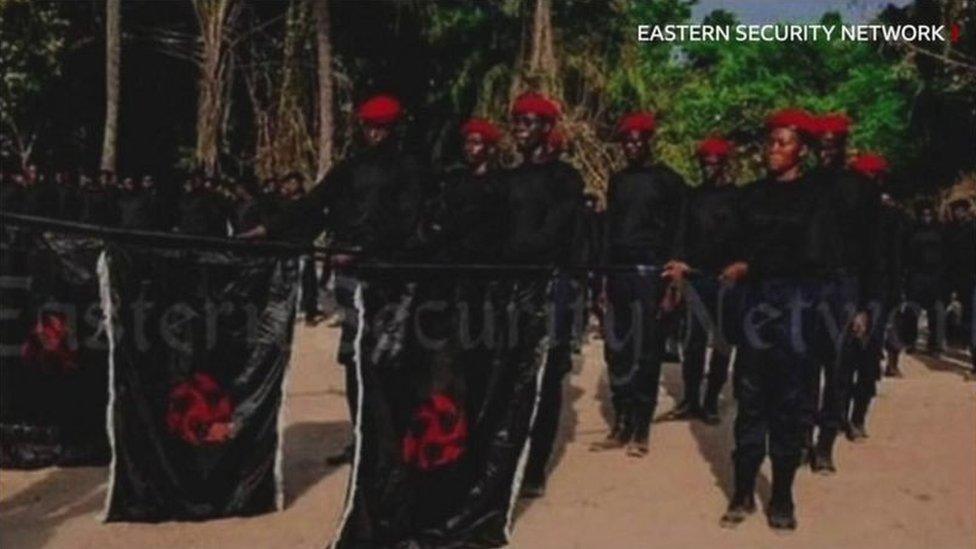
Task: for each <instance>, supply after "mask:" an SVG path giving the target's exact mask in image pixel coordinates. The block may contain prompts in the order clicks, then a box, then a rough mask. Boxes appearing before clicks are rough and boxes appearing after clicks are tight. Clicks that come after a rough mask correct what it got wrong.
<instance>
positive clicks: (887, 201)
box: [881, 193, 895, 208]
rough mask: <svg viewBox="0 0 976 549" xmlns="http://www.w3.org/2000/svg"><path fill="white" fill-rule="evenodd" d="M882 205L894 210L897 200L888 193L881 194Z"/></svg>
mask: <svg viewBox="0 0 976 549" xmlns="http://www.w3.org/2000/svg"><path fill="white" fill-rule="evenodd" d="M881 204H883V205H885V206H887V207H889V208H894V207H895V199H894V198H892V197H891V195H890V194H888V193H881Z"/></svg>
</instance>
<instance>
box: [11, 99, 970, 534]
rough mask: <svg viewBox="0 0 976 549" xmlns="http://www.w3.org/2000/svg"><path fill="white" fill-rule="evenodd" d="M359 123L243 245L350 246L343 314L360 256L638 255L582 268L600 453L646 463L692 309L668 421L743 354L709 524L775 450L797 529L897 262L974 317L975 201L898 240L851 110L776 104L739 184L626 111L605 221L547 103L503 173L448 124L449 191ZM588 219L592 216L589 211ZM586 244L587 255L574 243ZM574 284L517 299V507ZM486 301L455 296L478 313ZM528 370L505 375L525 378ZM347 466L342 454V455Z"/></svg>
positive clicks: (387, 104) (719, 151) (702, 154)
mask: <svg viewBox="0 0 976 549" xmlns="http://www.w3.org/2000/svg"><path fill="white" fill-rule="evenodd" d="M357 114H358V117H359V120H360V122H361V130H362V137H363V142H364V144H365V146H364V147H363V149H362V150H361V151H360V152H359V153H357V154H354V155H352V156H350V157H348V158H347V159H345V160H343V161H342V162H340V163H339V164H337V165H336V166H335V167H334V169H333V170H331V171H330V173H329V174H327V176H326V177H325V179H324V180H323V181H322V182H320V183H319V184H318V185H317V186H316V187H315V188H313V189H312V190H311V191H310V192H309V193H308V194H307V195H304V196H296V197H295V200H292V201H290V202H289V203H287V204H285V205H284V206H283V207H281V208H280V209H278V210H276V211H274V212H270V213H266V214H264V215H261V216H257V217H254V218H252V219H253V221H252V222H251V224H250V226H245V227H242V230H239V231H235V232H237V233H239V234H240V236H241V237H244V238H263V237H268V238H276V239H280V238H288V239H311V238H314V237H315V236H316V235H318V234H319V233H321V232H322V230H323V229H325V230H328V231H329V233H331V236H332V239H333V242H334V243H336V244H338V245H340V246H343V247H351V248H358V249H359V250H361V253H360V254H357V255H356V256H351V255H336V256H334V257H333V258H332V261H331V262H332V266H333V267H334V268H335V269H336V281H337V283H336V289H337V296H336V297H337V299H338V300H339V301H340V304H341V305H343V306H345V307H346V308H348V309H353V308H354V303H353V292H351V291H343V289H346V290H348V289H349V288H353V287H355V284H356V280H355V278H356V276H357V275H356V274H355V271H354V270H353V269H352V267H354V266H355V264H356V262H357V261H362V259H363V258H366V259H370V260H380V261H399V260H405V259H412V258H423V259H433V260H436V261H440V262H444V263H446V264H459V263H472V264H492V263H496V264H497V263H500V264H505V265H512V264H519V263H529V264H540V263H542V264H553V265H567V264H578V263H580V262H584V261H589V262H591V263H599V264H601V265H604V266H613V265H640V266H643V267H642V268H634V269H620V270H605V271H600V272H597V273H595V274H594V275H593V276H591V277H590V279H589V284H588V285H589V286H590V287H591V289H592V290H593V291H591V292H590V297H591V298H593V302H594V303H599V302H600V300H599V299H596V297H597V295H598V294H601V293H605V295H606V310H605V311H604V313H603V315H602V319H603V323H604V330H603V334H604V342H605V346H604V348H605V357H606V362H607V368H608V375H609V379H610V388H611V398H612V403H613V409H614V420H613V422H612V424H611V427H610V430H609V433H608V435H607V437H606V438H605V440H602V441H600V442H598V443H596V444H594V447H593V449H594V450H601V451H602V450H614V449H623V450H624V451H625V452H626V453H627V454H628V455H632V456H635V457H641V456H644V455H646V454H647V453H648V451H649V440H650V430H651V425H652V420H653V418H654V416H655V410H656V405H657V395H658V390H659V379H660V371H661V363H662V361H663V357H664V343H665V340H666V338H667V336H668V333H669V331H670V329H671V323H672V320H673V318H674V316H675V314H676V311H677V310H679V304H681V303H683V305H684V310H685V311H687V313H688V331H689V333H688V337H687V340H686V343H685V348H684V353H683V365H682V367H683V379H684V398H683V400H682V402H681V403H680V405H679V406H678V407H677V408H676V409H675V410H673V411H671V412H669V413H668V414H667V416H668V417H671V418H675V419H678V418H701V419H703V420H704V421H706V422H707V423H709V424H717V423H719V421H720V418H719V412H718V410H719V408H718V400H719V395H720V393H721V390H722V387H723V385H724V383H725V381H726V378H727V377H728V370H729V366H730V363H731V362H733V360H732V357H733V356H734V373H735V378H734V394H735V396H736V400H737V405H738V411H737V415H736V419H735V450H734V454H733V463H734V469H735V486H734V488H735V489H734V494H733V496H732V498H731V501H730V503H729V507H728V509H727V510H726V513H725V514H724V515H723V517H722V523H723V524H724V525H726V526H734V525H736V524H738V523H740V522H742V521H743V520H745V519H746V517H747V516H748V515H750V514H751V513H753V512H754V511H755V509H756V504H755V499H754V492H755V480H756V476H757V474H758V470H759V467H760V465H761V463H762V461H763V460H764V459H765V456H766V455H767V454H768V455H769V456H770V458H771V461H772V464H773V489H772V497H771V501H770V502H769V513H768V522H769V524H770V526H771V527H773V528H778V529H793V528H795V527H796V516H795V504H794V500H793V496H792V485H793V479H794V477H795V474H796V471H797V469H798V468H799V466H800V465H801V463H802V462H803V461H804V460H809V461H810V463H811V466H812V468H813V469H814V470H815V471H818V472H821V473H824V474H829V473H830V472H832V471H834V470H835V465H834V463H833V456H832V449H833V444H834V440H835V439H836V437H837V435H838V433H839V432H840V431H841V430H842V429H843V430H844V431H845V432H846V433H847V435H848V437H850V438H851V439H852V440H862V439H863V438H865V437H866V436H867V434H866V429H865V424H866V415H867V410H868V408H869V403H870V401H871V398H872V397H873V396H874V392H875V384H876V382H877V380H878V379H879V377H880V362H881V359H882V348H883V347H884V345H885V342H886V341H887V340H886V337H885V330H886V328H887V325H888V322H887V321H886V320H887V319H888V318H889V317H890V316H892V312H894V311H899V310H901V309H903V308H904V307H902V305H901V303H902V297H903V296H902V294H903V292H904V290H905V286H904V285H903V281H902V272H903V271H905V270H907V272H908V273H909V275H908V281H907V293H908V296H909V297H910V298H912V299H917V300H918V302H919V303H921V304H922V308H923V309H927V310H928V312H927V316H928V317H929V323H930V325H932V324H933V319H938V318H941V317H940V315H939V313H938V311H936V307H935V303H936V302H937V301H939V299H941V298H944V289H945V288H946V285H945V281H946V280H951V282H950V284H951V288H952V291H953V292H956V294H957V296H958V297H959V298H960V299H959V300H958V301H960V302H961V303H962V304H963V305H964V307H963V309H964V312H962V314H961V315H960V316H961V317H963V318H965V319H967V320H966V322H969V326H971V318H972V307H971V304H972V289H973V286H974V280H973V276H974V273H976V268H974V267H973V266H972V265H971V262H972V250H973V249H974V248H976V246H974V245H973V242H972V238H973V236H974V235H976V232H974V230H973V219H972V213H971V212H969V211H968V210H966V209H965V208H960V210H959V211H958V212H956V211H955V210H953V215H954V219H955V223H956V226H955V227H953V230H951V231H946V230H944V229H942V230H940V229H938V228H936V227H935V226H934V216H932V215H930V214H932V213H933V212H932V211H931V210H929V212H928V213H926V212H925V211H923V212H922V215H921V217H920V219H921V223H920V225H919V227H918V228H917V229H916V230H914V231H911V233H910V236H908V237H907V238H906V236H905V234H906V233H907V228H906V223H905V220H904V216H903V215H902V214H901V212H900V210H898V209H897V207H896V206H895V204H894V203H893V201H891V200H890V197H886V196H885V195H884V193H883V192H882V188H883V187H882V185H883V182H884V180H885V178H886V175H887V163H886V162H885V161H884V159H883V158H881V157H879V156H876V155H862V156H860V157H858V158H856V159H854V160H853V161H851V162H847V150H846V144H847V136H848V134H849V133H850V124H851V123H850V121H849V120H848V119H847V118H846V117H844V116H842V115H826V116H820V117H816V116H813V115H811V114H809V113H807V112H805V111H802V110H798V109H785V110H782V111H778V112H776V113H773V114H771V115H770V116H769V118H768V119H767V121H766V127H767V137H766V142H765V148H764V157H765V163H766V168H767V175H766V176H765V177H763V178H762V179H760V180H759V181H756V182H754V183H752V184H749V185H746V186H743V187H739V186H736V185H735V184H734V181H733V177H732V173H731V169H730V157H731V155H732V153H733V150H734V146H733V144H732V143H730V142H728V141H726V140H724V139H722V138H718V137H716V138H709V139H706V140H704V141H703V142H701V143H700V145H699V147H698V151H697V152H698V158H699V162H700V166H701V173H702V181H703V184H702V185H701V186H700V187H698V188H695V189H692V188H690V187H689V186H688V185H686V184H685V182H684V181H683V180H682V178H681V177H680V176H679V175H678V174H677V173H676V172H675V171H674V170H672V169H670V168H669V167H667V166H666V165H664V164H662V163H659V162H656V161H655V160H654V159H653V157H652V148H653V147H652V140H653V138H654V133H655V126H656V121H655V118H654V115H653V114H652V113H649V112H638V113H633V114H630V115H628V116H626V117H624V118H623V119H622V120H621V121H620V123H619V124H618V127H617V129H616V132H615V136H616V139H617V140H618V142H619V143H620V146H621V147H622V149H623V152H624V156H625V157H626V160H627V167H626V168H624V169H623V170H621V171H620V172H618V173H615V174H613V176H612V177H611V180H610V183H609V187H608V190H607V198H606V211H605V212H603V213H602V216H601V217H602V219H600V220H599V225H600V226H599V227H597V226H596V223H597V221H596V220H597V219H598V214H597V213H596V212H595V210H594V209H593V208H592V207H589V208H587V207H586V205H587V204H590V205H591V206H592V204H593V200H592V198H589V200H588V199H587V197H586V196H585V195H584V190H583V181H582V178H581V177H580V175H579V173H578V172H577V171H576V170H575V168H573V167H572V166H571V165H570V164H568V163H566V162H564V161H562V160H560V153H561V149H562V146H563V143H562V138H561V136H560V134H559V133H558V130H556V126H557V123H558V121H559V118H560V115H561V113H560V108H559V106H558V104H557V103H556V102H554V101H552V100H550V99H549V98H547V97H545V96H542V95H540V94H534V93H529V94H524V95H522V96H520V97H519V98H518V99H517V100H516V101H515V103H514V105H513V108H512V112H511V136H512V138H513V140H514V142H515V144H516V147H517V149H518V153H519V157H520V161H519V163H518V164H517V165H516V166H514V167H512V168H508V169H502V168H501V167H500V166H499V162H498V144H499V141H500V140H501V138H502V131H501V130H500V129H499V128H498V127H497V126H496V125H494V124H492V123H491V122H489V121H487V120H482V119H471V120H469V121H468V122H467V123H465V124H464V125H463V126H462V128H461V134H462V137H463V156H464V161H465V167H463V168H460V169H457V170H453V171H450V172H449V173H447V174H444V176H443V177H439V178H437V179H438V180H439V181H441V182H442V183H441V184H439V185H438V186H437V187H438V188H437V190H436V192H433V193H432V192H431V190H430V189H429V185H427V174H426V172H425V171H424V170H423V169H422V162H420V161H419V160H418V159H417V158H415V157H414V156H413V155H411V154H409V153H407V152H405V151H404V150H403V149H402V148H401V147H400V145H399V143H398V142H397V132H396V126H397V124H398V123H400V122H401V120H402V119H403V114H404V113H403V108H402V106H401V105H400V103H399V101H397V100H396V98H394V97H391V96H387V95H381V96H376V97H373V98H371V99H370V100H368V101H366V102H364V103H363V104H362V105H361V106H360V108H359V109H358V111H357ZM4 188H5V189H6V185H5V186H4ZM431 194H433V195H434V196H433V197H431V196H430V195H431ZM5 204H6V201H5ZM5 208H6V206H5ZM954 208H955V205H954ZM586 219H588V220H590V221H591V222H592V223H590V224H589V225H587V224H586V223H582V222H581V220H586ZM581 227H582V229H581ZM581 235H583V236H581ZM933 235H938V236H937V237H936V236H933ZM906 241H907V245H906ZM584 243H586V245H583V244H584ZM581 248H585V249H587V250H588V252H589V257H582V256H580V255H579V253H580V249H581ZM966 250H968V252H966ZM947 266H948V268H947ZM343 280H344V282H343ZM576 282H577V281H576V280H575V279H574V278H573V277H572V276H571V275H569V274H559V275H557V276H556V279H555V281H554V283H553V284H552V285H551V288H548V289H547V288H540V287H539V286H538V285H534V286H533V285H531V284H529V285H527V286H526V288H527V289H526V290H525V292H524V295H523V296H522V299H523V301H525V302H530V303H532V304H534V305H538V304H540V303H542V302H544V301H547V300H548V301H549V302H550V303H552V304H554V308H553V310H554V311H555V312H554V314H553V315H552V316H553V320H554V322H553V324H554V325H555V329H554V335H555V337H554V338H552V342H551V345H550V346H549V349H548V352H547V354H546V355H547V356H546V357H545V368H544V370H543V376H542V379H541V383H540V386H539V390H540V394H539V404H538V412H537V414H536V417H535V421H534V423H533V427H532V436H531V440H532V443H531V445H530V455H529V457H528V463H527V465H526V468H525V475H524V479H523V483H522V495H523V496H526V497H538V496H541V495H543V494H544V491H545V485H546V477H547V467H548V465H549V461H550V456H551V452H552V447H553V442H554V439H555V435H556V430H557V427H558V424H559V413H560V409H561V398H562V393H563V383H564V378H565V375H566V374H567V373H568V372H569V371H570V369H571V352H572V344H573V342H572V328H571V325H572V322H571V321H570V320H568V317H571V316H572V315H571V314H569V310H570V308H571V303H572V302H573V301H574V293H578V292H579V291H581V290H580V285H579V284H576ZM584 285H587V284H584ZM478 291H479V290H475V291H474V293H475V294H477V293H478ZM546 294H547V295H546ZM481 297H482V296H478V295H475V296H469V298H468V299H469V302H470V304H472V305H475V306H480V304H483V302H484V301H483V299H481ZM909 309H910V310H909V312H908V315H907V317H908V318H909V321H906V322H905V323H906V325H907V324H911V320H912V319H914V321H915V322H916V323H917V318H916V317H912V316H911V315H912V314H917V311H915V310H914V309H911V308H909ZM345 316H346V318H345V323H344V324H343V332H342V339H343V342H344V344H343V345H341V346H340V355H339V362H340V363H341V364H343V365H345V366H346V372H347V398H348V403H349V408H350V414H351V415H352V416H353V417H355V414H356V409H357V407H356V403H357V399H358V396H357V394H356V388H357V382H356V379H355V372H354V367H353V353H352V349H353V346H352V345H351V343H352V339H353V338H354V337H355V334H356V332H357V330H358V327H357V325H356V321H357V318H356V315H354V314H347V315H345ZM942 316H943V317H944V315H942ZM930 332H932V333H934V332H933V330H931V329H930ZM906 341H909V342H913V341H914V337H913V336H909V339H908V340H906ZM971 341H972V339H968V342H969V343H970V344H971ZM709 348H710V349H711V350H710V351H709ZM474 351H475V353H477V351H478V349H475V350H474ZM895 351H897V346H891V347H890V348H889V355H888V361H887V368H888V370H889V373H892V374H896V373H897V354H896V352H895ZM706 359H708V360H707V362H708V364H706ZM519 360H522V361H526V362H529V361H535V360H536V357H524V358H522V359H519ZM538 367H539V364H534V365H528V364H521V363H514V364H513V365H512V368H513V369H516V370H518V371H519V372H522V373H525V374H527V375H526V378H527V379H533V378H532V377H531V374H532V373H533V372H535V371H537V369H538ZM706 371H707V372H708V379H707V381H706V382H705V390H704V395H702V388H701V385H702V382H703V378H704V377H705V372H706ZM821 388H822V389H823V390H822V391H821ZM814 435H816V436H814ZM350 456H351V447H350V448H347V451H346V452H345V453H344V455H343V456H341V459H340V460H343V459H348V458H349V457H350Z"/></svg>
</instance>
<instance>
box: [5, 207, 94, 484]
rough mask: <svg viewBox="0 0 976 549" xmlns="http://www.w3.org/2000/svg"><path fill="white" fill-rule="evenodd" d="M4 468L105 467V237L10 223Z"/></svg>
mask: <svg viewBox="0 0 976 549" xmlns="http://www.w3.org/2000/svg"><path fill="white" fill-rule="evenodd" d="M0 246H2V259H0V302H2V309H3V310H2V314H0V326H2V329H0V358H2V363H0V378H2V379H0V391H2V395H0V431H2V432H0V466H2V467H5V468H37V467H47V466H52V465H61V466H65V465H104V464H106V463H108V457H109V451H108V438H107V436H106V430H105V405H106V401H107V394H108V391H107V386H108V385H107V370H108V369H107V348H108V347H107V339H106V337H105V334H104V331H103V329H102V322H101V320H102V313H101V309H100V301H99V293H98V277H97V274H96V270H95V266H96V263H97V259H98V256H99V254H100V253H101V251H102V246H103V244H102V242H101V240H98V239H95V238H88V237H83V236H78V235H74V234H65V233H63V232H60V231H57V230H52V229H51V228H48V229H47V230H45V229H42V228H38V227H19V226H8V225H6V224H4V226H3V229H2V235H0Z"/></svg>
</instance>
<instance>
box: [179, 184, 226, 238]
mask: <svg viewBox="0 0 976 549" xmlns="http://www.w3.org/2000/svg"><path fill="white" fill-rule="evenodd" d="M179 212H180V219H179V224H178V225H177V229H178V230H179V232H181V233H185V234H191V235H199V236H213V237H220V236H223V237H226V236H227V219H228V218H229V215H228V214H229V209H228V204H227V201H226V200H225V199H224V198H223V197H221V196H220V195H218V194H216V193H214V192H212V191H208V190H206V189H197V190H193V191H190V192H188V193H186V194H184V195H183V196H182V197H181V198H180V203H179Z"/></svg>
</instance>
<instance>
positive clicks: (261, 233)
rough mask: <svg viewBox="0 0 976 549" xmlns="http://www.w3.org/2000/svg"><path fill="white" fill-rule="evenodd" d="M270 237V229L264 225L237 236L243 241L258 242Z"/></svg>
mask: <svg viewBox="0 0 976 549" xmlns="http://www.w3.org/2000/svg"><path fill="white" fill-rule="evenodd" d="M266 236H268V229H267V228H266V227H265V226H264V225H258V226H257V227H254V228H253V229H251V230H249V231H244V232H243V233H241V234H239V235H237V238H240V239H243V240H258V239H261V238H264V237H266Z"/></svg>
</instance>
